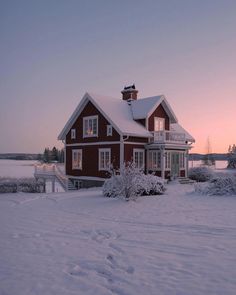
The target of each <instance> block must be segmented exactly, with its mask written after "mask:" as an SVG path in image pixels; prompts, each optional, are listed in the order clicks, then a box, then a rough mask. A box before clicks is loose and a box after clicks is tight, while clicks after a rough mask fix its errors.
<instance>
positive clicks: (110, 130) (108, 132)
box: [107, 125, 112, 136]
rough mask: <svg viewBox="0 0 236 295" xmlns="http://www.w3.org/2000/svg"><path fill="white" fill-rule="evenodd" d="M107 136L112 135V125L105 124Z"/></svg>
mask: <svg viewBox="0 0 236 295" xmlns="http://www.w3.org/2000/svg"><path fill="white" fill-rule="evenodd" d="M107 136H112V126H111V125H107Z"/></svg>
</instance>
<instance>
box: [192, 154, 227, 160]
mask: <svg viewBox="0 0 236 295" xmlns="http://www.w3.org/2000/svg"><path fill="white" fill-rule="evenodd" d="M206 156H209V157H210V158H212V159H214V160H215V161H227V159H228V154H217V153H212V154H209V155H208V154H207V155H206V154H196V153H195V154H194V153H193V154H189V160H191V161H203V160H204V159H205V158H206Z"/></svg>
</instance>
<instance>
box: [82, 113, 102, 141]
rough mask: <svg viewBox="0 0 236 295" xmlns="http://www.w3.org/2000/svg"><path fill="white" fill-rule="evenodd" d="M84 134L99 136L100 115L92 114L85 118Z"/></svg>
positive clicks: (86, 135)
mask: <svg viewBox="0 0 236 295" xmlns="http://www.w3.org/2000/svg"><path fill="white" fill-rule="evenodd" d="M83 136H84V137H94V136H98V116H90V117H84V118H83Z"/></svg>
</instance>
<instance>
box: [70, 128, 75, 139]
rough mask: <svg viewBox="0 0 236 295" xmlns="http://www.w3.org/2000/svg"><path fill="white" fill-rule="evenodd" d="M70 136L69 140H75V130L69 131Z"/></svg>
mask: <svg viewBox="0 0 236 295" xmlns="http://www.w3.org/2000/svg"><path fill="white" fill-rule="evenodd" d="M70 136H71V139H75V138H76V129H71V133H70Z"/></svg>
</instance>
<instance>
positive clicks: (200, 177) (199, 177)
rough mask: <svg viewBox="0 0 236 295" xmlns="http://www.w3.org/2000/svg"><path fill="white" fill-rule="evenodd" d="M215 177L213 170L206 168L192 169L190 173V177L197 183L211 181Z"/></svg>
mask: <svg viewBox="0 0 236 295" xmlns="http://www.w3.org/2000/svg"><path fill="white" fill-rule="evenodd" d="M213 175H214V173H213V171H212V169H211V168H209V167H205V166H201V167H194V168H190V169H189V173H188V177H189V178H190V179H192V180H196V181H197V182H205V181H209V180H210V179H211V178H212V177H213Z"/></svg>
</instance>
